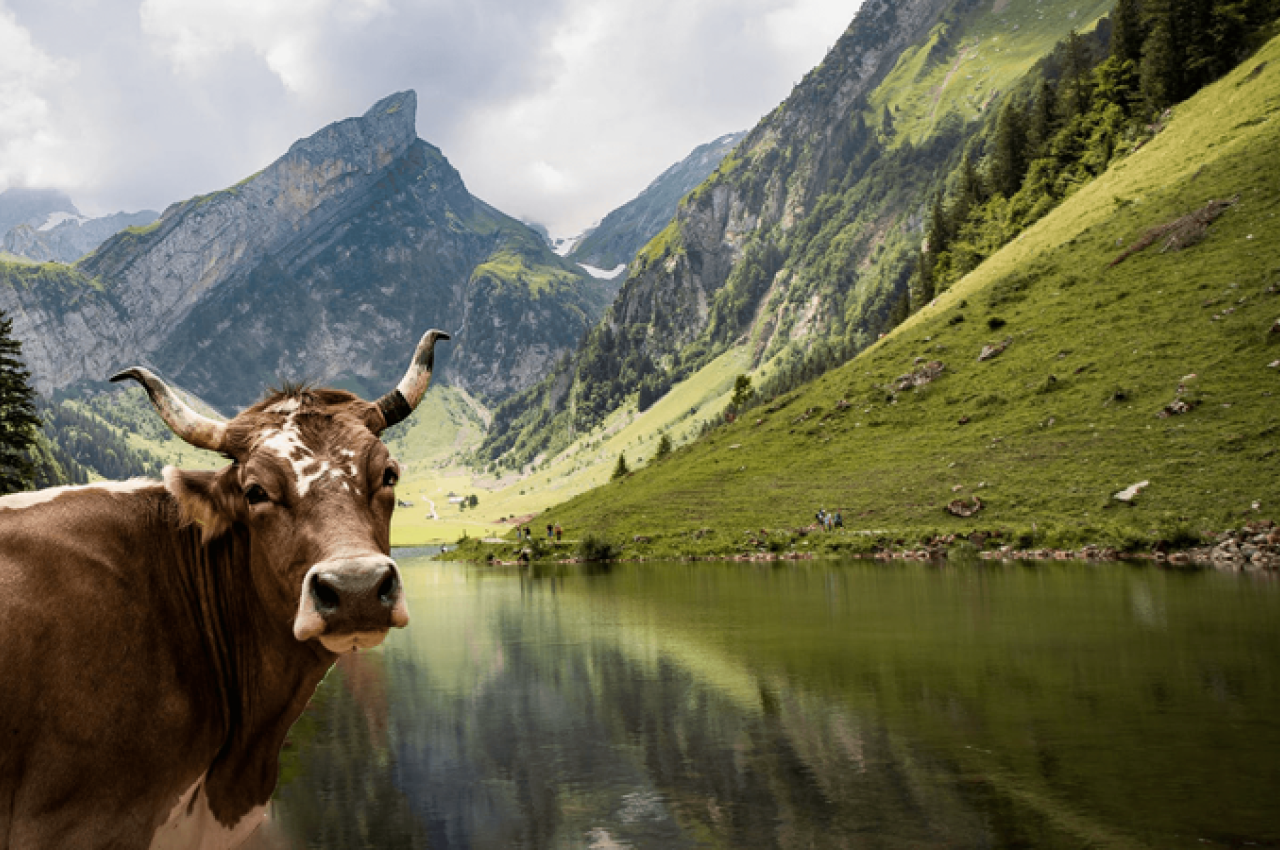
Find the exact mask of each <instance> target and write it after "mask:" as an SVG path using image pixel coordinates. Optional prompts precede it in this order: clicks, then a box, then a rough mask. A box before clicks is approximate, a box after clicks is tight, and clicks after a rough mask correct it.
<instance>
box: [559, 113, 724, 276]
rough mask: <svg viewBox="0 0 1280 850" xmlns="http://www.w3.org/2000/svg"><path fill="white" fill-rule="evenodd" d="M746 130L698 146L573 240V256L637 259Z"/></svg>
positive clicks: (600, 261)
mask: <svg viewBox="0 0 1280 850" xmlns="http://www.w3.org/2000/svg"><path fill="white" fill-rule="evenodd" d="M746 135H747V134H746V133H745V132H742V133H728V134H726V135H724V136H721V137H720V138H718V139H715V140H714V141H711V142H707V143H706V144H705V145H699V146H698V147H696V148H694V149H693V152H692V153H690V154H689V155H688V156H687V157H685V158H684V159H682V160H681V161H680V162H677V163H676V164H675V165H673V166H671V167H670V168H668V169H667V170H666V171H664V172H662V173H661V174H659V175H658V176H657V177H656V178H654V180H653V182H652V183H650V184H649V185H648V186H647V187H646V188H645V190H644V191H643V192H641V193H640V194H639V195H637V196H636V197H635V198H633V199H632V200H630V201H628V202H627V203H625V204H623V205H622V206H620V207H618V208H617V209H616V210H614V211H613V212H611V213H609V214H608V215H606V216H605V217H604V218H603V219H602V220H601V221H600V224H599V225H598V226H597V227H596V228H595V229H593V230H592V231H591V232H590V233H588V234H587V235H586V236H585V237H583V239H582V240H581V241H580V242H578V243H577V244H576V245H574V246H573V250H572V251H570V252H569V255H568V256H569V259H571V260H573V261H574V262H578V263H585V264H586V265H589V266H595V267H596V268H600V269H605V270H610V269H614V268H617V267H618V266H620V265H623V264H626V263H629V262H631V258H632V257H634V256H635V255H636V251H639V250H640V248H642V247H643V246H644V244H645V243H646V242H648V241H649V240H650V239H652V238H653V237H654V236H656V235H657V234H658V233H659V232H660V231H661V230H662V228H663V227H665V226H666V224H667V222H668V221H670V220H671V216H672V215H673V214H674V213H675V211H676V208H677V207H678V206H679V204H680V199H681V198H683V197H684V196H685V195H687V194H689V192H690V191H692V190H693V189H694V188H695V187H696V186H697V185H698V184H699V183H701V182H702V181H703V180H706V179H707V177H708V176H709V175H710V174H711V172H712V171H715V169H716V166H717V165H719V164H720V161H721V160H723V159H724V158H725V157H726V156H728V155H729V152H730V151H732V150H733V149H734V147H736V146H737V144H738V143H739V142H741V141H742V139H743V137H745V136H746Z"/></svg>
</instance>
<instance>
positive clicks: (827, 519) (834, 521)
mask: <svg viewBox="0 0 1280 850" xmlns="http://www.w3.org/2000/svg"><path fill="white" fill-rule="evenodd" d="M815 517H816V518H817V520H818V525H819V526H820V527H821V528H822V530H823V531H834V530H835V529H837V528H844V516H842V515H841V513H840V512H839V511H832V512H831V513H827V509H826V508H818V513H817V514H815Z"/></svg>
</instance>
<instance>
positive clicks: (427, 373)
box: [378, 329, 450, 429]
mask: <svg viewBox="0 0 1280 850" xmlns="http://www.w3.org/2000/svg"><path fill="white" fill-rule="evenodd" d="M449 338H450V337H449V335H448V334H447V333H445V332H444V331H438V330H435V329H432V330H429V331H427V332H426V333H425V334H423V335H422V339H421V340H420V341H419V342H418V350H417V351H415V352H413V361H412V362H410V363H409V371H407V372H405V373H404V377H403V378H401V379H400V383H399V384H397V385H396V388H395V389H394V390H392V391H391V392H389V393H387V394H386V395H384V396H383V397H382V398H380V399H378V410H379V411H381V413H382V419H383V421H384V422H385V423H386V424H385V425H384V426H383V428H384V429H386V428H390V427H391V426H392V425H395V424H396V423H397V422H402V421H404V420H405V419H406V418H408V416H409V414H410V413H413V410H414V408H416V407H417V406H418V402H420V401H422V396H423V395H425V394H426V392H427V387H428V386H430V385H431V369H432V367H433V365H434V363H435V351H436V343H437V342H438V341H440V340H442V339H449Z"/></svg>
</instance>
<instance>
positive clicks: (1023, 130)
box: [991, 100, 1027, 198]
mask: <svg viewBox="0 0 1280 850" xmlns="http://www.w3.org/2000/svg"><path fill="white" fill-rule="evenodd" d="M1026 173H1027V126H1026V120H1025V118H1024V116H1023V114H1022V110H1021V109H1020V108H1019V107H1018V104H1016V103H1014V102H1013V101H1012V100H1010V101H1009V102H1008V103H1006V104H1005V105H1004V108H1003V109H1001V110H1000V115H999V116H998V117H997V119H996V137H995V141H994V144H993V150H992V152H991V188H992V190H993V191H996V192H999V193H1000V194H1001V195H1004V196H1005V197H1006V198H1012V197H1013V196H1014V195H1016V194H1017V193H1018V190H1019V189H1020V188H1022V178H1023V176H1024V175H1026Z"/></svg>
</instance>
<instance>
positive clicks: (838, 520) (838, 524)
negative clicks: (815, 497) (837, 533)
mask: <svg viewBox="0 0 1280 850" xmlns="http://www.w3.org/2000/svg"><path fill="white" fill-rule="evenodd" d="M836 528H844V516H843V515H842V514H841V513H840V512H839V511H836Z"/></svg>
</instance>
